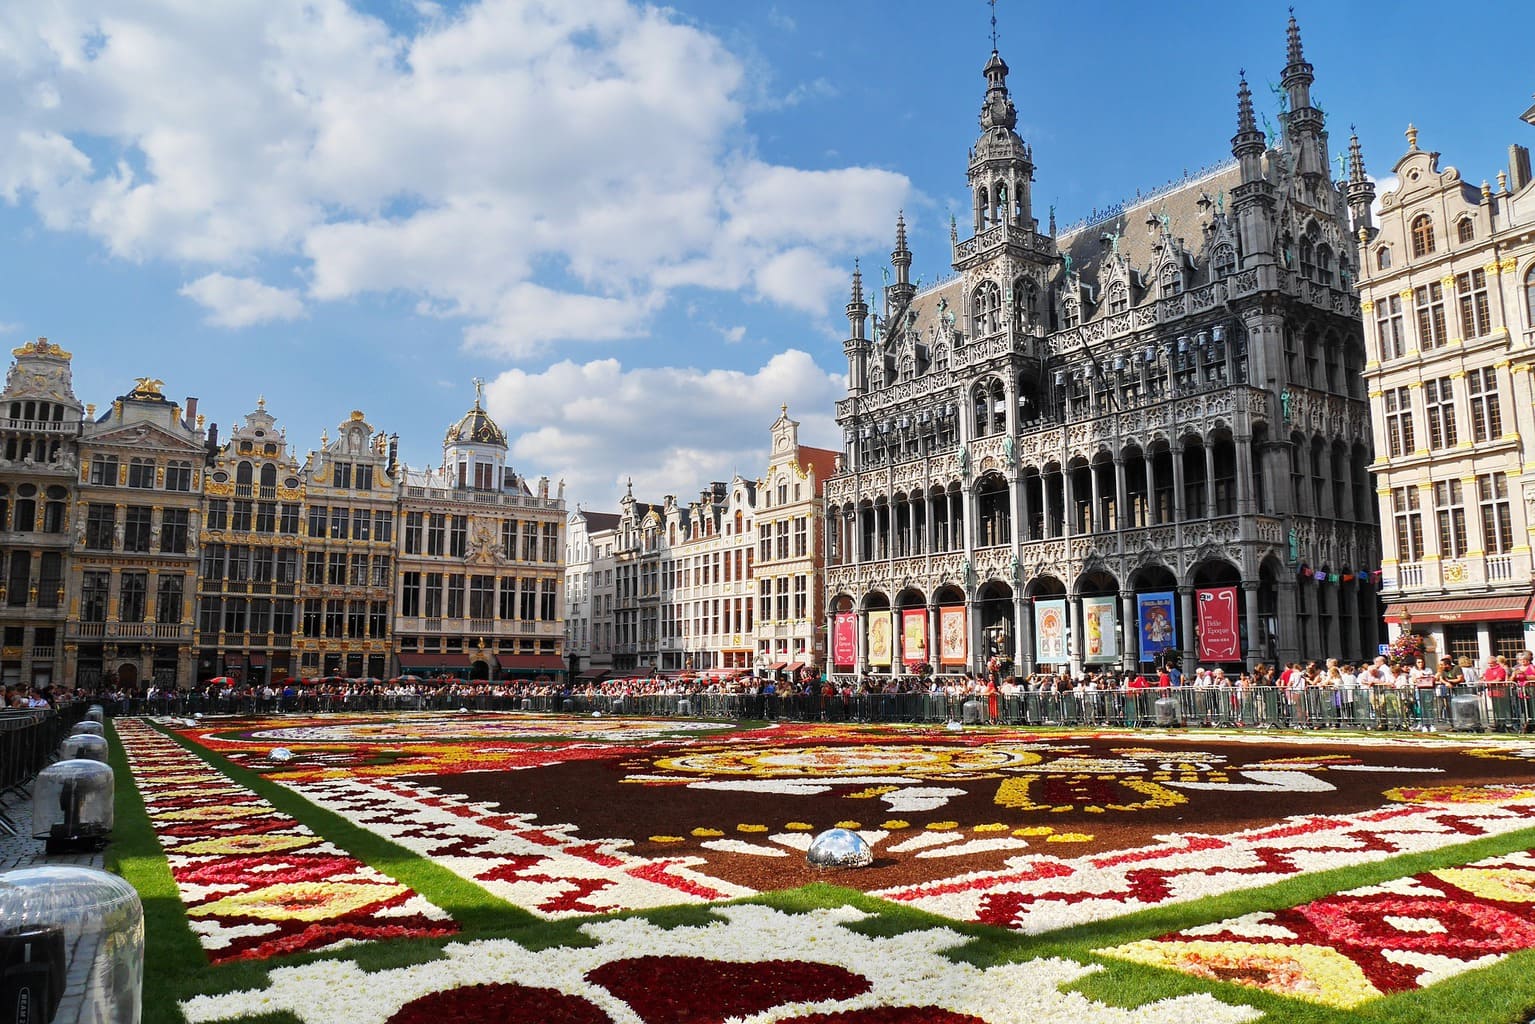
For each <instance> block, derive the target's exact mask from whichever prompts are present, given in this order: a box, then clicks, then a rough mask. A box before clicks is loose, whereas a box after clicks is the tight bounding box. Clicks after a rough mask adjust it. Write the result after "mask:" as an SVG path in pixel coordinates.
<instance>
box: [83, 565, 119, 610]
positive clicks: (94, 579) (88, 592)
mask: <svg viewBox="0 0 1535 1024" xmlns="http://www.w3.org/2000/svg"><path fill="white" fill-rule="evenodd" d="M111 582H112V576H111V574H110V573H108V572H106V571H105V570H96V569H87V570H86V571H85V572H84V573H82V574H81V578H80V621H81V622H105V621H107V588H108V587H109V586H111Z"/></svg>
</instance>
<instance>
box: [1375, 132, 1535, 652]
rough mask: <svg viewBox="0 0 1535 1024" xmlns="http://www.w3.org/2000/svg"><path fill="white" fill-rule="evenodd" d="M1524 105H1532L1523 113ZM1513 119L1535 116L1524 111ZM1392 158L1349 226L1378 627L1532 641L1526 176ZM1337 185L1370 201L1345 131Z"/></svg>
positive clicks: (1489, 648)
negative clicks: (1362, 340) (1375, 220)
mask: <svg viewBox="0 0 1535 1024" xmlns="http://www.w3.org/2000/svg"><path fill="white" fill-rule="evenodd" d="M1532 112H1535V108H1532ZM1532 112H1527V113H1526V114H1525V115H1524V120H1527V121H1532V122H1535V113H1532ZM1407 144H1408V148H1407V152H1406V153H1405V154H1403V156H1402V157H1401V159H1399V160H1398V161H1397V162H1396V165H1395V166H1394V167H1393V168H1392V173H1393V174H1395V175H1396V178H1397V185H1396V187H1395V188H1394V189H1393V190H1392V191H1390V192H1387V193H1386V194H1385V195H1383V196H1381V201H1380V223H1379V225H1374V224H1371V223H1370V222H1369V221H1368V220H1366V221H1365V222H1364V223H1362V224H1361V225H1360V231H1359V235H1358V239H1359V258H1360V261H1361V263H1360V265H1361V273H1360V293H1361V297H1362V298H1363V300H1364V301H1363V302H1362V308H1363V311H1364V318H1365V322H1366V323H1367V324H1368V325H1370V352H1369V361H1368V362H1367V363H1366V364H1365V374H1366V377H1367V378H1368V380H1369V384H1370V402H1371V405H1372V407H1373V412H1374V422H1375V452H1376V461H1375V464H1374V467H1373V468H1374V470H1375V472H1376V480H1377V486H1378V491H1377V493H1378V495H1379V499H1380V517H1381V523H1382V526H1383V531H1382V532H1383V537H1382V541H1383V545H1384V548H1385V558H1384V561H1383V570H1382V572H1383V575H1384V577H1385V580H1386V586H1385V595H1384V596H1385V599H1386V601H1387V605H1388V610H1387V616H1386V618H1387V621H1388V622H1390V623H1392V624H1393V627H1394V632H1399V631H1401V630H1402V629H1403V628H1404V627H1406V628H1410V629H1412V630H1413V631H1415V632H1419V633H1423V634H1426V635H1427V636H1428V637H1429V638H1430V639H1431V641H1432V642H1433V644H1434V646H1435V648H1436V649H1438V650H1440V651H1443V652H1445V653H1447V654H1451V655H1454V656H1456V657H1461V656H1466V657H1470V658H1472V659H1474V660H1476V661H1477V662H1478V663H1480V662H1482V661H1483V660H1485V658H1486V657H1487V656H1488V655H1489V654H1493V653H1498V654H1503V655H1505V656H1508V657H1510V658H1511V657H1512V655H1513V654H1514V653H1515V652H1516V651H1520V650H1527V649H1530V648H1531V647H1532V646H1535V637H1532V635H1531V634H1530V632H1529V631H1530V630H1531V629H1532V628H1535V627H1532V626H1531V625H1530V624H1529V623H1528V621H1527V620H1529V619H1530V618H1531V617H1532V616H1531V612H1530V598H1531V573H1532V568H1535V567H1532V563H1531V557H1530V547H1531V533H1530V531H1531V527H1532V525H1535V413H1532V409H1535V388H1532V383H1535V382H1532V374H1535V182H1532V180H1531V174H1530V154H1529V150H1528V149H1527V148H1525V147H1523V146H1517V145H1516V146H1513V147H1511V149H1510V151H1509V167H1508V169H1507V170H1505V171H1499V172H1498V174H1497V185H1496V187H1494V186H1493V185H1491V184H1490V183H1489V182H1487V181H1485V180H1484V181H1483V182H1482V183H1481V185H1480V186H1477V185H1474V184H1472V183H1471V182H1468V181H1466V180H1464V179H1463V178H1462V176H1461V174H1460V172H1459V171H1457V170H1456V169H1455V168H1453V167H1446V168H1441V167H1440V166H1439V154H1438V153H1434V152H1431V151H1428V150H1424V149H1420V148H1419V146H1418V130H1417V129H1416V128H1413V127H1409V128H1408V129H1407ZM1352 157H1353V159H1352V167H1351V174H1350V189H1351V190H1353V189H1358V190H1359V195H1360V199H1361V206H1362V209H1363V210H1364V211H1366V212H1367V211H1368V205H1367V204H1365V203H1363V200H1364V199H1365V198H1367V197H1368V196H1369V195H1370V190H1371V189H1373V186H1370V185H1369V183H1368V180H1367V179H1366V177H1365V173H1364V161H1363V158H1362V155H1361V154H1360V152H1359V149H1358V146H1357V141H1356V145H1355V146H1354V147H1353V150H1352Z"/></svg>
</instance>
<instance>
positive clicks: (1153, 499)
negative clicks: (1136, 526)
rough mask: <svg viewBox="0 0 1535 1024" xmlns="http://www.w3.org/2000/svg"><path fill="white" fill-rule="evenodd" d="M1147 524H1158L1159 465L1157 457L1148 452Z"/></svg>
mask: <svg viewBox="0 0 1535 1024" xmlns="http://www.w3.org/2000/svg"><path fill="white" fill-rule="evenodd" d="M1145 461H1146V525H1147V526H1156V525H1157V524H1158V520H1157V467H1156V460H1155V457H1154V456H1153V455H1152V454H1151V452H1149V451H1148V452H1146V455H1145Z"/></svg>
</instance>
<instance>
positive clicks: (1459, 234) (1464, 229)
mask: <svg viewBox="0 0 1535 1024" xmlns="http://www.w3.org/2000/svg"><path fill="white" fill-rule="evenodd" d="M1474 238H1476V222H1475V221H1473V220H1472V219H1471V218H1470V217H1462V218H1461V219H1460V220H1458V221H1456V222H1455V240H1456V241H1457V242H1469V241H1471V240H1473V239H1474Z"/></svg>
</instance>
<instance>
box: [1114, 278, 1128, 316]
mask: <svg viewBox="0 0 1535 1024" xmlns="http://www.w3.org/2000/svg"><path fill="white" fill-rule="evenodd" d="M1129 308H1130V289H1129V288H1128V287H1127V286H1126V285H1125V283H1124V282H1123V281H1115V282H1114V283H1113V284H1111V285H1109V312H1110V313H1123V312H1124V311H1125V310H1127V309H1129Z"/></svg>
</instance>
